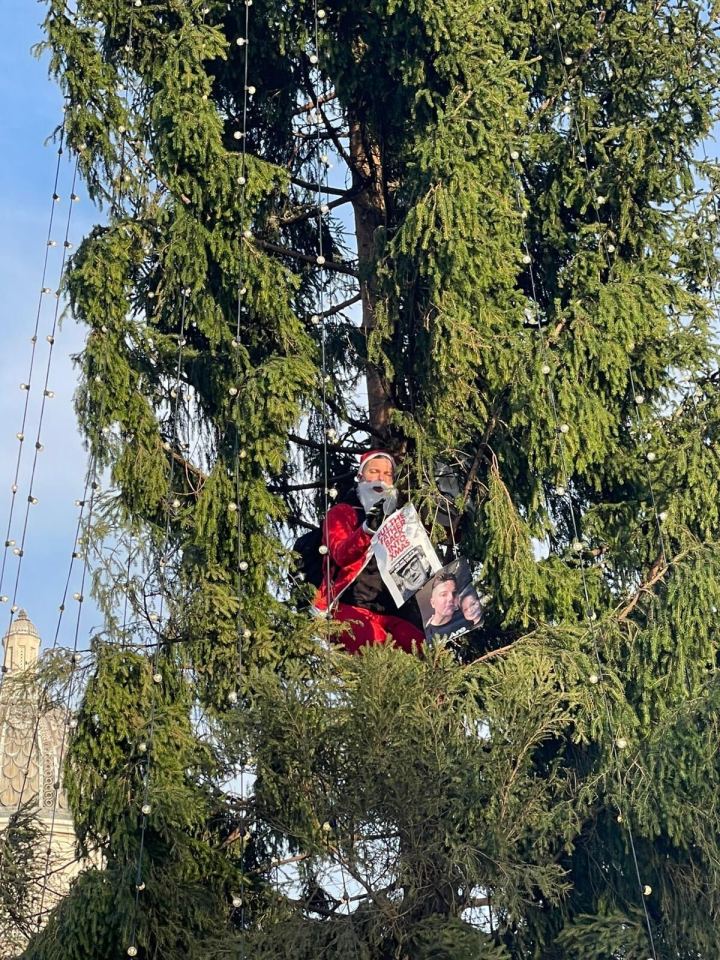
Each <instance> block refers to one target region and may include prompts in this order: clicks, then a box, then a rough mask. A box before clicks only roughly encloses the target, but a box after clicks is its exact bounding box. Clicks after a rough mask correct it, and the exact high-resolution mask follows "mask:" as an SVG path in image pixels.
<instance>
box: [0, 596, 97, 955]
mask: <svg viewBox="0 0 720 960" xmlns="http://www.w3.org/2000/svg"><path fill="white" fill-rule="evenodd" d="M3 644H4V648H5V660H4V663H5V676H4V678H3V683H2V687H1V688H0V858H2V859H4V860H5V861H6V863H12V862H13V860H14V859H15V858H17V861H18V862H19V863H22V862H23V861H24V862H25V863H26V867H25V868H23V869H20V870H18V871H17V872H18V873H19V874H21V875H23V876H26V877H27V878H28V880H27V882H22V881H21V882H20V883H19V884H18V886H17V889H15V890H10V892H9V894H10V895H9V899H10V900H11V901H14V909H13V910H12V911H11V912H7V911H6V910H5V909H4V908H3V907H2V906H0V960H6V958H10V957H16V956H18V955H19V954H20V952H21V951H22V947H23V946H24V944H25V943H26V942H27V938H28V936H29V935H31V934H32V933H33V932H34V931H36V930H37V929H38V927H39V926H42V924H43V923H44V922H45V920H46V919H47V914H48V912H49V911H50V910H51V909H52V907H53V906H54V904H55V903H56V902H57V900H58V899H59V898H60V897H61V896H62V895H63V894H64V893H65V892H66V891H67V888H68V885H69V883H70V880H71V879H72V878H73V877H74V876H75V875H76V874H77V873H78V871H79V868H80V864H79V863H78V862H77V860H76V854H75V833H74V830H73V823H72V818H71V816H70V812H69V810H68V804H67V798H66V796H65V793H64V791H63V790H62V789H59V790H58V789H57V787H56V785H57V784H59V783H60V778H61V767H62V757H63V753H64V750H65V748H66V746H67V735H68V732H69V731H68V728H67V723H66V722H67V721H68V719H69V716H68V714H66V712H65V711H63V710H59V709H57V708H48V707H47V705H45V706H44V707H43V704H42V693H41V690H40V688H39V686H38V685H37V684H35V683H33V682H32V673H31V668H32V666H33V664H35V663H36V662H37V660H38V656H39V653H40V635H39V633H38V631H37V629H36V627H35V625H34V624H33V623H32V621H31V620H30V619H29V618H28V615H27V613H26V612H25V611H24V610H20V611H18V613H17V616H16V617H15V619H14V620H13V622H12V624H11V626H10V629H9V630H8V632H7V634H6V635H5V637H4V638H3ZM18 811H22V814H21V816H22V821H23V823H27V822H29V821H28V820H27V816H28V815H30V814H32V836H33V837H34V840H33V842H32V844H30V842H29V840H28V837H29V836H30V835H29V834H28V833H27V832H25V831H24V830H23V829H22V827H21V826H20V817H18ZM8 828H9V829H8ZM30 847H31V854H32V855H31V856H30V860H29V863H28V861H27V860H26V859H25V858H26V857H27V856H28V850H29V849H30ZM12 872H13V871H12V870H7V871H2V872H1V873H0V882H3V876H4V875H5V874H10V873H12ZM5 893H6V894H7V891H5Z"/></svg>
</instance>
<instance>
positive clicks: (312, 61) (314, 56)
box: [308, 53, 318, 63]
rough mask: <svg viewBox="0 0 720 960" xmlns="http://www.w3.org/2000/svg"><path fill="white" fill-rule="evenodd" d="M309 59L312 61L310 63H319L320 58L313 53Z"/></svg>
mask: <svg viewBox="0 0 720 960" xmlns="http://www.w3.org/2000/svg"><path fill="white" fill-rule="evenodd" d="M308 59H309V60H310V63H317V62H318V56H317V54H316V53H311V54H310V56H309V58H308Z"/></svg>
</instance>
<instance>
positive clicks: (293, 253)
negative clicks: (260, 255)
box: [254, 237, 359, 280]
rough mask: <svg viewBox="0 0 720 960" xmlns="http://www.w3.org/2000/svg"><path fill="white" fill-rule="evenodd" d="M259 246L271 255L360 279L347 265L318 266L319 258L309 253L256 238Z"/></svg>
mask: <svg viewBox="0 0 720 960" xmlns="http://www.w3.org/2000/svg"><path fill="white" fill-rule="evenodd" d="M254 241H255V243H256V244H257V246H259V247H261V248H262V249H263V250H267V251H268V252H270V253H279V254H280V255H281V256H283V257H292V258H293V259H294V260H300V261H302V262H303V263H311V264H313V265H314V266H316V267H317V266H322V269H323V270H331V271H333V272H334V273H342V274H345V276H348V277H354V278H355V279H356V280H357V279H359V278H358V272H357V270H355V269H353V268H352V267H350V266H348V265H347V264H346V263H344V262H342V261H337V260H326V261H325V263H323V264H322V265H321V264H318V262H317V258H316V257H313V256H311V255H310V254H308V253H301V252H300V251H299V250H292V249H291V248H290V247H283V246H280V244H278V243H271V242H270V241H269V240H261V239H260V238H259V237H255V238H254Z"/></svg>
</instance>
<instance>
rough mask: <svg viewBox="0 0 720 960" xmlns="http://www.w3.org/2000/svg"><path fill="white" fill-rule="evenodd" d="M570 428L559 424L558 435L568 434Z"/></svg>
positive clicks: (564, 424)
mask: <svg viewBox="0 0 720 960" xmlns="http://www.w3.org/2000/svg"><path fill="white" fill-rule="evenodd" d="M569 432H570V427H569V426H568V425H567V424H566V423H561V424H560V433H569Z"/></svg>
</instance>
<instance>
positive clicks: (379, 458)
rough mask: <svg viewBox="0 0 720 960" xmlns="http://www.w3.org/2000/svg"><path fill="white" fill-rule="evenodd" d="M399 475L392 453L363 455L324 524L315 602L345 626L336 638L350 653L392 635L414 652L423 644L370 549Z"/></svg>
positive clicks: (320, 610)
mask: <svg viewBox="0 0 720 960" xmlns="http://www.w3.org/2000/svg"><path fill="white" fill-rule="evenodd" d="M394 480H395V461H394V459H393V458H392V456H391V455H390V454H389V453H386V452H385V451H384V450H370V451H369V452H368V453H365V454H363V455H362V457H361V458H360V466H359V470H358V474H357V477H356V486H355V488H354V489H353V490H352V492H351V493H350V494H349V496H348V497H347V498H346V499H345V501H344V502H342V503H338V504H336V505H335V506H334V507H332V508H331V509H330V510H329V511H328V514H327V517H326V518H325V523H324V525H323V544H324V545H325V546H326V547H327V555H326V557H325V568H324V576H323V582H322V584H321V585H320V588H319V590H318V592H317V594H316V596H315V600H314V604H313V606H314V609H315V611H316V612H317V613H319V614H323V615H327V614H328V612H329V613H330V615H331V616H332V618H333V620H335V621H337V622H339V623H342V624H343V625H344V629H343V630H342V632H341V633H340V634H339V635H338V637H337V640H338V641H339V642H340V643H342V645H343V646H344V647H345V649H346V650H347V651H348V652H349V653H356V652H357V651H358V650H359V649H360V648H361V647H365V646H371V645H373V644H376V643H386V642H387V641H388V640H389V641H391V642H392V643H394V644H395V646H397V647H400V648H401V649H402V650H405V651H406V652H408V653H410V652H411V651H412V649H413V644H415V645H416V647H420V646H421V645H422V642H423V633H422V631H421V630H420V629H419V628H418V627H417V626H416V625H415V624H414V623H411V622H410V621H409V620H407V619H404V618H403V617H401V616H398V615H397V612H396V611H397V607H396V606H395V602H394V601H393V598H392V597H391V595H390V592H389V591H388V589H387V587H386V586H385V584H384V583H383V580H382V577H381V576H380V571H379V569H378V565H377V562H376V560H375V558H374V556H373V555H372V554H371V552H370V543H371V541H372V537H373V534H374V533H375V531H376V530H377V529H378V528H379V527H380V525H381V523H382V522H383V520H384V519H385V517H386V516H389V514H391V513H392V512H393V511H394V510H395V508H396V506H397V500H398V492H397V488H396V487H395V484H394Z"/></svg>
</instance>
